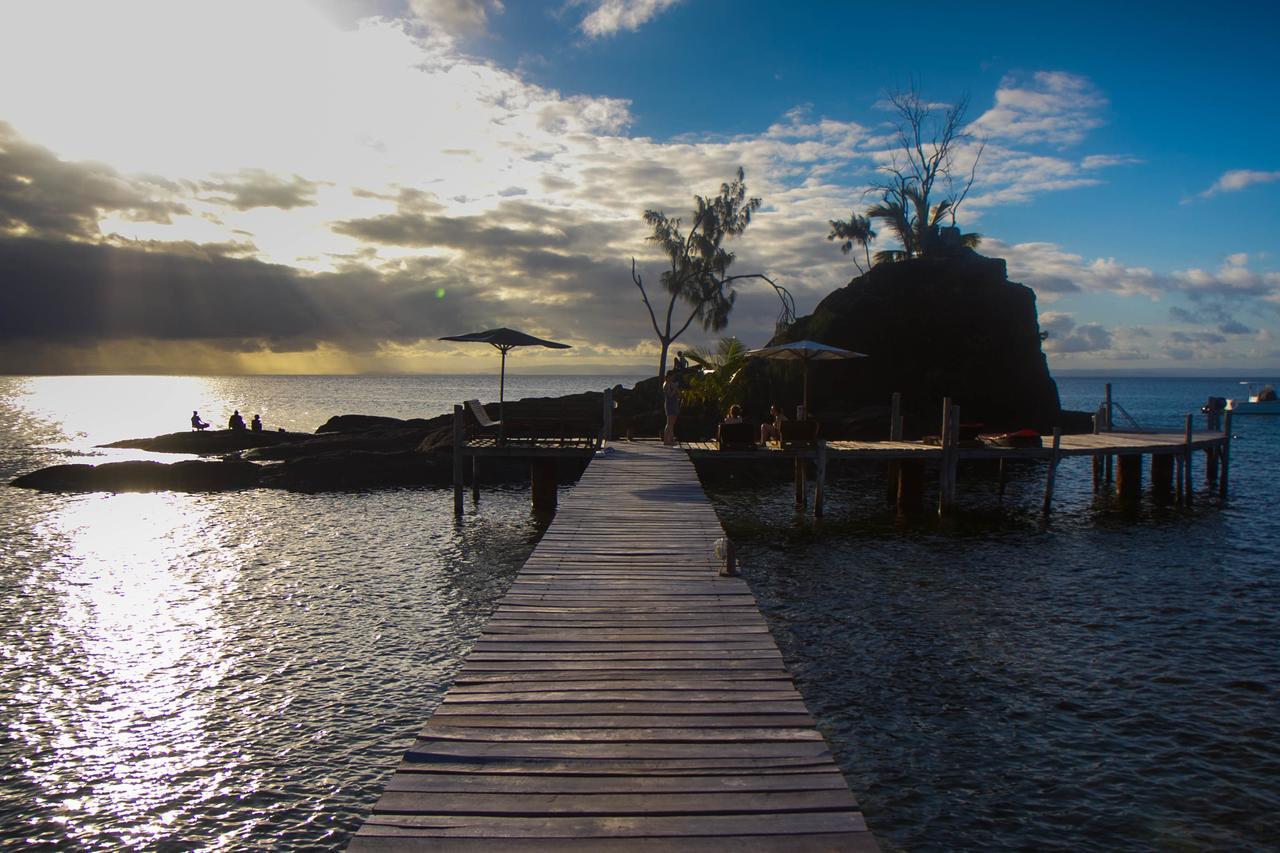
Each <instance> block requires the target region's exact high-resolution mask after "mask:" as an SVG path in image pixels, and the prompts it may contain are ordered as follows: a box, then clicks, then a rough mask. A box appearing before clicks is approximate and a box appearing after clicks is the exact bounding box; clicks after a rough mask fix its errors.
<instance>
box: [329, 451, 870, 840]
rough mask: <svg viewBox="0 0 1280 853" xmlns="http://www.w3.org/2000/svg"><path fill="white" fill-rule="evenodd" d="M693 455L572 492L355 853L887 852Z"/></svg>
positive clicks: (619, 457) (628, 469)
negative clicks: (732, 555) (781, 646)
mask: <svg viewBox="0 0 1280 853" xmlns="http://www.w3.org/2000/svg"><path fill="white" fill-rule="evenodd" d="M723 535H724V533H723V531H722V529H721V527H720V523H719V521H718V519H717V518H716V515H715V512H714V510H713V509H712V507H711V505H710V503H709V502H708V500H707V498H706V496H705V494H704V493H703V491H702V488H701V486H700V485H699V483H698V479H697V475H696V473H695V471H694V468H693V465H692V463H691V462H690V461H689V458H688V455H687V454H686V453H682V452H680V451H677V450H673V449H671V448H666V447H663V446H661V445H659V444H656V443H647V442H637V443H621V444H615V445H612V446H611V447H610V450H609V452H608V453H606V454H605V455H603V456H602V457H599V458H597V459H595V460H594V461H593V462H592V463H591V464H590V466H589V467H588V468H587V471H586V473H585V474H584V475H583V476H582V478H581V480H580V481H579V482H578V485H577V486H576V487H575V488H574V489H573V491H572V492H571V493H570V494H569V496H568V497H567V498H566V499H565V501H564V503H563V504H562V506H561V507H560V510H559V512H558V513H557V515H556V518H555V520H554V522H552V524H551V526H550V527H549V528H548V530H547V532H546V534H545V535H544V536H543V537H542V540H541V541H540V542H539V543H538V545H537V547H536V548H535V550H534V552H533V554H532V556H530V558H529V560H528V562H527V563H526V564H525V566H524V568H523V569H522V570H521V571H520V573H519V575H518V576H517V577H516V579H515V581H514V583H513V585H512V588H511V591H510V592H509V593H508V594H507V596H506V597H505V598H503V599H502V601H501V602H500V603H499V606H498V609H497V611H496V612H495V613H494V616H493V618H492V620H491V621H490V622H489V624H488V626H487V627H486V629H485V631H484V633H483V634H482V635H481V637H480V639H479V641H478V642H477V644H476V647H475V649H474V651H473V652H472V654H471V655H470V657H469V658H468V659H467V661H466V664H465V665H464V666H463V668H462V671H461V672H460V673H459V675H458V678H457V681H456V682H455V684H454V686H453V688H452V689H451V690H450V691H449V693H448V695H447V696H446V697H445V699H444V701H443V702H442V703H441V705H440V706H439V708H438V709H437V710H436V712H435V714H434V716H433V717H432V718H431V720H430V721H429V722H428V723H427V725H426V728H425V729H424V730H423V731H422V732H421V734H420V735H419V737H418V740H417V742H416V743H414V745H413V746H412V747H411V748H410V749H409V751H408V752H407V753H406V754H405V757H404V761H403V762H402V763H401V765H400V767H399V768H398V769H397V771H396V773H395V775H394V776H393V777H392V778H391V781H390V782H389V783H388V785H387V788H386V791H385V792H384V794H383V796H382V798H381V799H380V800H379V801H378V803H377V805H376V806H375V807H374V809H373V813H372V814H371V815H370V816H369V818H368V819H367V820H366V821H365V823H364V825H363V826H362V827H361V828H360V830H359V831H358V832H357V833H356V835H355V836H354V837H353V838H352V840H351V845H350V849H352V850H361V851H363V850H402V849H403V850H453V849H458V850H522V851H523V850H548V851H550V850H556V851H559V850H593V851H594V850H640V849H644V850H664V849H665V850H681V851H684V850H691V851H698V850H707V851H710V850H730V851H735V853H745V852H746V851H763V850H858V851H864V850H877V849H878V845H877V844H876V841H875V839H874V837H873V836H872V834H871V833H870V832H869V831H868V830H867V827H866V824H865V822H864V820H863V817H862V814H861V813H860V812H859V810H858V805H857V803H856V801H855V800H854V798H853V795H852V794H851V793H850V791H849V788H848V786H847V784H846V783H845V781H844V778H843V777H842V776H841V774H840V771H839V770H838V769H837V767H836V765H835V763H834V761H833V760H832V757H831V753H830V750H829V749H828V747H827V744H826V743H825V742H824V741H823V739H822V735H821V734H819V733H818V732H817V730H816V729H815V728H814V724H813V720H812V718H811V717H810V715H809V713H808V711H807V709H806V708H805V705H804V702H803V701H802V700H801V698H800V695H799V694H798V693H797V692H796V689H795V686H794V685H793V684H792V681H791V676H790V675H789V673H788V672H787V670H786V667H785V666H784V664H783V660H782V656H781V654H780V653H779V652H778V649H777V646H776V645H775V644H774V642H773V638H772V637H771V636H770V634H769V631H768V628H767V627H766V625H765V622H764V619H763V617H762V616H761V615H760V612H759V610H758V609H757V607H756V603H755V599H754V597H753V596H752V594H751V591H750V589H749V588H748V587H747V585H746V584H745V583H744V582H743V581H742V580H741V579H739V578H734V577H721V576H719V575H718V574H717V569H718V568H719V566H720V560H719V559H718V558H717V557H716V554H715V542H716V540H717V539H719V538H721V537H722V536H723Z"/></svg>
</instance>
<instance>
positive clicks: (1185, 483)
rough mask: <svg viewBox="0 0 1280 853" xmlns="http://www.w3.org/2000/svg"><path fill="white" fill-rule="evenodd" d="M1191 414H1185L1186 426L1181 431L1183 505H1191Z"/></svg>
mask: <svg viewBox="0 0 1280 853" xmlns="http://www.w3.org/2000/svg"><path fill="white" fill-rule="evenodd" d="M1191 440H1192V433H1191V415H1187V422H1186V428H1185V429H1184V431H1183V443H1184V447H1183V450H1182V503H1183V505H1185V506H1191V501H1192V486H1191V456H1192V451H1191Z"/></svg>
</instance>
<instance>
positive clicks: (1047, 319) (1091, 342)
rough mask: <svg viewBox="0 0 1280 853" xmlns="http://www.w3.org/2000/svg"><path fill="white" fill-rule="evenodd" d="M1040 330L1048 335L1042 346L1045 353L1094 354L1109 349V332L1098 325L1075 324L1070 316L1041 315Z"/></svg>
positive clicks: (1050, 313) (1051, 312)
mask: <svg viewBox="0 0 1280 853" xmlns="http://www.w3.org/2000/svg"><path fill="white" fill-rule="evenodd" d="M1040 330H1041V331H1043V332H1048V333H1049V337H1048V339H1047V340H1046V341H1045V344H1044V348H1045V350H1046V351H1047V352H1051V353H1059V354H1067V353H1096V352H1103V351H1105V350H1109V349H1111V332H1109V331H1108V330H1107V329H1106V328H1105V327H1103V326H1102V325H1101V324H1099V323H1083V324H1077V323H1076V321H1075V318H1074V317H1072V316H1071V315H1070V314H1065V313H1061V312H1054V311H1046V312H1044V313H1042V314H1041V315H1040Z"/></svg>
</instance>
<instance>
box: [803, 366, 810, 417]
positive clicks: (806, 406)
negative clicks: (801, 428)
mask: <svg viewBox="0 0 1280 853" xmlns="http://www.w3.org/2000/svg"><path fill="white" fill-rule="evenodd" d="M804 418H805V420H808V419H809V360H808V359H805V362H804Z"/></svg>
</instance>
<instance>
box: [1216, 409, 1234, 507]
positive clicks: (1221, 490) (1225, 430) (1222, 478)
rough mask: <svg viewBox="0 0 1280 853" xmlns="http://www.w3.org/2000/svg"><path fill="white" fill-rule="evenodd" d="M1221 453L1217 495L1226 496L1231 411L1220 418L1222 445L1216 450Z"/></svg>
mask: <svg viewBox="0 0 1280 853" xmlns="http://www.w3.org/2000/svg"><path fill="white" fill-rule="evenodd" d="M1218 452H1219V453H1221V454H1222V473H1221V474H1220V475H1219V476H1218V497H1219V498H1225V497H1226V496H1227V474H1228V473H1229V472H1230V470H1231V413H1230V412H1227V413H1226V415H1224V416H1223V418H1222V447H1221V448H1220V449H1219V451H1218Z"/></svg>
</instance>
